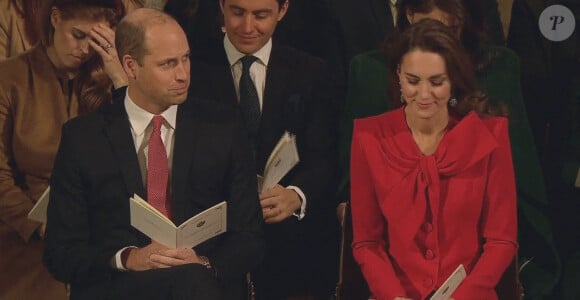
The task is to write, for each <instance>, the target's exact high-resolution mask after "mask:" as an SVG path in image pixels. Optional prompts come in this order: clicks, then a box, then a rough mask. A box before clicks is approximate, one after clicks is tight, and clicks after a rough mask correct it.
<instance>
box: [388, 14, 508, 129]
mask: <svg viewBox="0 0 580 300" xmlns="http://www.w3.org/2000/svg"><path fill="white" fill-rule="evenodd" d="M384 50H385V51H386V55H387V57H388V63H389V66H388V67H389V70H390V74H389V83H390V85H389V93H390V95H391V97H392V99H393V100H398V99H400V97H401V91H400V85H399V83H398V82H399V77H398V75H397V72H398V70H399V66H400V64H401V62H402V61H403V58H404V56H405V55H406V54H407V53H409V52H411V51H414V50H421V51H425V52H431V53H436V54H438V55H440V56H441V57H442V58H443V60H444V61H445V68H446V72H447V76H448V78H449V81H450V82H451V91H452V97H454V98H455V99H457V105H456V106H454V107H451V106H450V107H449V112H450V114H451V115H453V116H455V117H458V118H462V117H463V116H465V115H466V114H467V113H468V112H470V111H472V110H473V111H475V112H477V113H478V114H479V115H481V116H484V115H495V114H497V113H496V112H495V111H494V110H492V109H491V108H490V107H489V106H488V101H487V100H488V99H487V96H486V95H485V94H484V93H482V92H481V91H479V90H478V87H477V81H476V78H475V73H474V69H473V66H472V63H471V60H470V59H469V56H468V55H467V52H466V50H465V48H464V47H463V45H462V44H461V43H460V42H459V40H458V39H457V38H456V35H455V32H454V31H453V30H452V29H451V28H449V27H448V26H446V25H445V24H443V23H441V22H439V21H437V20H430V19H425V20H421V21H420V22H417V23H416V24H413V25H411V26H409V27H408V28H407V29H405V31H403V32H402V33H401V34H400V35H395V36H393V37H391V40H390V42H389V43H386V44H385V49H384Z"/></svg>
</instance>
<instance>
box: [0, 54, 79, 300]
mask: <svg viewBox="0 0 580 300" xmlns="http://www.w3.org/2000/svg"><path fill="white" fill-rule="evenodd" d="M59 78H64V77H63V76H61V75H59V74H57V72H56V70H55V68H54V66H53V65H52V63H51V62H50V60H49V59H48V56H47V55H46V49H45V48H44V47H42V46H40V45H39V46H36V47H34V48H33V49H32V50H31V51H28V52H25V53H23V54H20V55H18V56H16V57H13V58H10V59H8V60H5V61H3V62H0V131H1V138H2V139H1V141H0V241H1V243H0V253H1V255H0V270H2V271H1V272H0V299H65V290H64V285H63V284H62V283H59V282H56V281H55V280H53V279H52V277H51V276H50V274H49V273H48V272H47V271H46V269H45V268H44V267H43V265H42V251H43V243H42V242H41V241H39V240H38V239H37V238H35V237H34V232H35V230H36V229H37V228H38V227H39V226H40V223H37V222H34V221H31V220H29V219H27V217H26V215H27V213H28V211H29V210H30V209H31V208H32V206H33V205H34V203H35V202H36V200H37V199H38V197H39V196H40V195H41V194H42V192H43V191H44V189H46V187H47V186H48V179H49V177H50V174H51V170H52V167H53V163H54V159H55V155H56V152H57V148H58V144H59V142H60V135H61V126H62V124H64V122H66V121H67V120H69V119H70V118H72V117H74V116H76V115H77V111H78V100H77V98H76V96H74V95H75V93H73V92H71V91H73V90H71V89H72V88H74V84H76V81H74V80H70V81H69V80H68V79H59ZM69 95H70V96H69Z"/></svg>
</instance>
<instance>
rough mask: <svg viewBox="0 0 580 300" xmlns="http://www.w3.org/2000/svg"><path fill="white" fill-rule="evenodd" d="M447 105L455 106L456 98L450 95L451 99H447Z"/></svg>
mask: <svg viewBox="0 0 580 300" xmlns="http://www.w3.org/2000/svg"><path fill="white" fill-rule="evenodd" d="M449 106H451V107H455V106H457V99H455V97H452V98H451V99H449Z"/></svg>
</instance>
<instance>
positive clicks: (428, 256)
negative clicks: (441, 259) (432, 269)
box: [425, 250, 435, 260]
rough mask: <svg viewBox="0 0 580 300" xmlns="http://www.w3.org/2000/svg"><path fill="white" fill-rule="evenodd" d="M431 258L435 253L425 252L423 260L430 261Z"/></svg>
mask: <svg viewBox="0 0 580 300" xmlns="http://www.w3.org/2000/svg"><path fill="white" fill-rule="evenodd" d="M433 258H435V253H434V252H433V251H431V250H427V251H425V259H429V260H431V259H433Z"/></svg>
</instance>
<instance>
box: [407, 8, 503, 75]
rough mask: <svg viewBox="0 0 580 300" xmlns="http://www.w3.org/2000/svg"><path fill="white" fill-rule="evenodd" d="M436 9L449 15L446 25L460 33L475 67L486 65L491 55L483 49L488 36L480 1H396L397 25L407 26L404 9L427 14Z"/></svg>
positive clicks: (479, 68)
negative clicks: (397, 10) (397, 11)
mask: <svg viewBox="0 0 580 300" xmlns="http://www.w3.org/2000/svg"><path fill="white" fill-rule="evenodd" d="M435 8H438V9H440V10H441V11H443V12H445V13H446V14H448V15H449V20H448V22H449V26H450V27H451V28H452V29H453V30H454V31H456V32H459V39H460V40H461V43H462V44H463V46H464V47H465V49H467V53H468V54H469V57H470V59H471V62H472V63H473V66H474V68H475V70H476V71H479V70H482V69H484V68H485V67H487V66H488V65H489V64H490V63H491V59H492V58H491V56H490V55H491V54H490V53H487V52H486V51H485V50H484V48H485V46H486V45H488V44H489V43H490V37H489V35H488V34H487V30H486V27H487V25H486V21H485V18H484V16H483V14H482V10H483V9H482V7H481V1H479V0H478V1H475V0H402V1H399V3H398V9H399V12H400V13H399V15H398V17H397V27H398V28H399V29H400V30H404V29H405V28H407V27H408V26H409V25H410V24H409V20H407V12H409V13H411V14H414V13H423V14H428V13H430V12H431V11H433V9H435Z"/></svg>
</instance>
